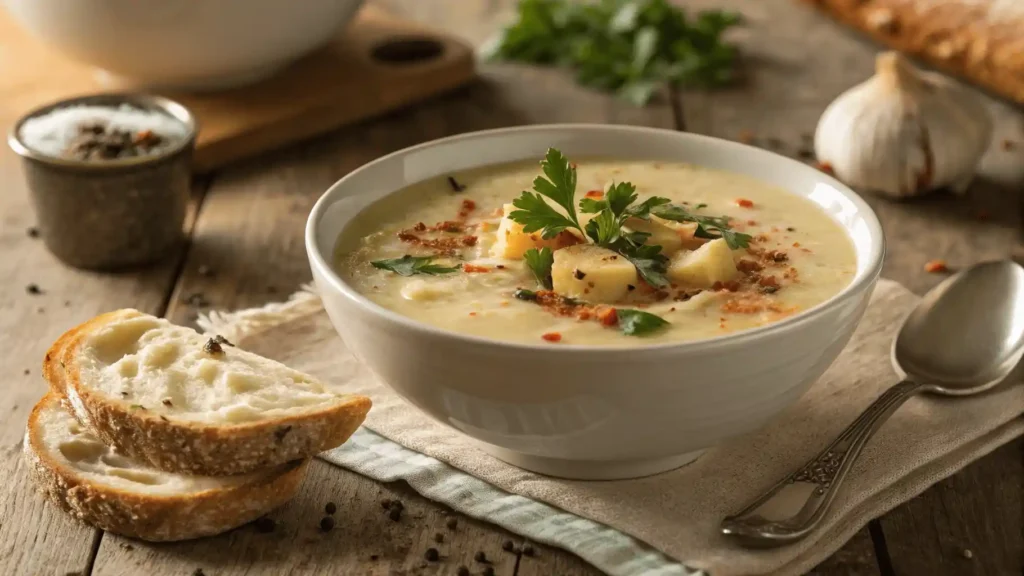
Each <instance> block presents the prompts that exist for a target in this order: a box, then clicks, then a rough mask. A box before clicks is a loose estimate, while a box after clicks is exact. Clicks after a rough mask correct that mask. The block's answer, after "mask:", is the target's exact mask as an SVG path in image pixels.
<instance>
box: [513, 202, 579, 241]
mask: <svg viewBox="0 0 1024 576" xmlns="http://www.w3.org/2000/svg"><path fill="white" fill-rule="evenodd" d="M512 205H513V206H515V207H516V208H519V210H513V211H512V212H510V213H509V215H508V217H509V219H511V220H512V221H513V222H518V223H519V224H522V225H523V231H524V232H527V233H530V232H536V231H538V230H540V231H541V236H542V237H543V238H554V237H555V236H557V235H558V233H559V232H561V231H563V230H565V229H566V228H576V227H577V226H576V223H575V222H573V221H572V220H570V219H568V218H566V217H565V215H563V214H562V213H561V212H559V211H558V210H555V209H554V208H553V207H552V206H551V205H550V204H548V203H547V202H545V201H544V198H542V197H541V196H540V194H535V193H532V192H523V194H522V196H520V197H519V198H516V199H515V200H513V201H512Z"/></svg>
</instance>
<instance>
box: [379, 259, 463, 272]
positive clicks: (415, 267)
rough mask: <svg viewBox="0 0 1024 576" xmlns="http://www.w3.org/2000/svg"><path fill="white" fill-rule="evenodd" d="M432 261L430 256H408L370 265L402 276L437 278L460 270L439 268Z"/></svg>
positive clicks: (445, 267) (446, 267)
mask: <svg viewBox="0 0 1024 576" xmlns="http://www.w3.org/2000/svg"><path fill="white" fill-rule="evenodd" d="M432 261H433V258H431V257H430V256H410V255H408V254H406V255H405V256H402V257H401V258H392V259H391V260H375V261H373V262H370V264H372V265H373V267H374V268H380V269H381V270H390V271H392V272H394V273H395V274H398V275H400V276H413V275H415V274H429V275H431V276H436V275H438V274H450V273H452V272H458V271H459V270H460V267H459V266H453V267H448V266H439V265H437V264H431V262H432Z"/></svg>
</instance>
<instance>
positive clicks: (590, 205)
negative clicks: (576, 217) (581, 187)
mask: <svg viewBox="0 0 1024 576" xmlns="http://www.w3.org/2000/svg"><path fill="white" fill-rule="evenodd" d="M607 205H608V203H607V202H605V201H604V200H594V199H593V198H583V199H581V200H580V212H583V213H584V214H597V213H598V212H600V211H601V210H604V207H605V206H607Z"/></svg>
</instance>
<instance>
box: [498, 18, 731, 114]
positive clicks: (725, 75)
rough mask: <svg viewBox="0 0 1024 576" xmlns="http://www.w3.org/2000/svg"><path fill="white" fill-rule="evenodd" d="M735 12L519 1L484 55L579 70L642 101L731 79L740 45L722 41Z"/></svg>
mask: <svg viewBox="0 0 1024 576" xmlns="http://www.w3.org/2000/svg"><path fill="white" fill-rule="evenodd" d="M740 20H741V19H740V15H739V14H737V13H735V12H727V11H721V10H708V11H703V12H700V13H699V14H697V15H695V16H690V15H687V14H686V13H685V12H684V11H683V9H682V8H679V7H676V6H673V5H672V4H671V3H670V1H669V0H590V1H587V2H580V1H578V0H519V4H518V19H517V20H516V22H515V23H513V24H512V25H511V26H509V27H508V28H506V29H504V30H503V31H502V32H501V33H500V34H499V35H498V36H497V37H496V38H495V39H493V40H492V41H491V42H490V43H489V44H488V46H486V47H485V49H484V53H485V55H486V56H488V57H490V58H493V59H500V60H515V61H520V62H527V63H531V64H542V65H555V66H562V67H565V68H569V69H571V70H573V71H574V72H575V74H576V81H577V82H579V83H580V84H582V85H584V86H589V87H591V88H595V89H598V90H604V91H607V92H615V93H617V94H618V95H619V96H620V97H622V98H624V99H626V100H629V101H630V102H632V103H634V104H636V105H639V106H642V105H644V104H645V103H646V102H647V101H648V100H649V99H650V98H651V96H652V95H653V94H654V93H655V92H656V91H657V90H658V88H660V87H661V86H664V85H666V84H668V85H673V86H679V85H685V86H693V87H715V86H721V85H724V84H727V83H729V82H730V81H731V80H732V79H733V77H734V75H735V70H736V60H737V54H738V51H737V49H736V47H735V46H733V45H732V44H728V43H726V42H725V41H723V39H722V36H723V34H724V33H725V31H727V30H728V29H730V28H732V27H734V26H736V25H738V24H740Z"/></svg>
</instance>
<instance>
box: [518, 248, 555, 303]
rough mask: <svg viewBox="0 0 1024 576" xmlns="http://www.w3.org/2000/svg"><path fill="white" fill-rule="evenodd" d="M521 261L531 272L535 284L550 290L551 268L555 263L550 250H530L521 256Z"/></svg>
mask: <svg viewBox="0 0 1024 576" xmlns="http://www.w3.org/2000/svg"><path fill="white" fill-rule="evenodd" d="M523 259H524V260H526V265H527V266H529V267H530V271H532V272H533V276H534V277H535V278H536V279H537V282H538V283H539V284H540V285H541V286H543V287H544V288H547V289H548V290H551V288H552V283H551V266H552V265H554V263H555V255H554V253H552V252H551V249H550V248H548V247H547V246H545V247H543V248H541V249H540V250H537V249H536V248H530V249H529V250H527V251H526V252H525V253H524V254H523ZM517 298H518V296H517Z"/></svg>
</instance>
